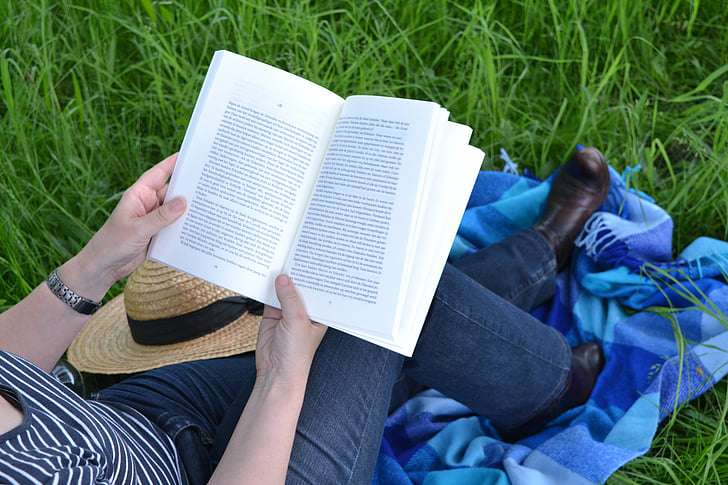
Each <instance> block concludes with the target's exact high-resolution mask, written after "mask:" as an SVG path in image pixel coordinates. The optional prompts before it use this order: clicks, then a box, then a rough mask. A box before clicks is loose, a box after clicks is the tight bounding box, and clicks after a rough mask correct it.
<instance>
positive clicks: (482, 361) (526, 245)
mask: <svg viewBox="0 0 728 485" xmlns="http://www.w3.org/2000/svg"><path fill="white" fill-rule="evenodd" d="M555 268H556V262H555V259H554V255H553V252H552V251H551V248H550V247H549V245H548V244H547V243H546V241H545V240H544V239H543V238H542V237H541V236H540V235H539V234H538V233H536V232H534V231H531V230H528V231H524V232H521V233H519V234H517V235H514V236H513V237H511V238H509V239H507V240H506V241H503V242H502V243H499V244H496V245H493V246H490V247H488V248H486V249H484V250H481V251H479V252H477V253H475V254H471V255H469V256H467V257H465V258H463V259H461V260H460V261H458V262H457V263H455V264H448V265H447V266H446V267H445V270H444V272H443V274H442V277H441V279H440V284H439V286H438V289H437V292H436V293H435V297H434V299H433V301H432V305H431V307H430V311H429V314H428V317H427V320H426V322H425V326H424V328H423V330H422V334H421V336H420V339H419V342H418V344H417V348H416V349H415V353H414V355H413V357H412V358H409V359H406V358H404V357H402V356H401V355H399V354H395V353H393V352H391V351H388V350H386V349H383V348H381V347H378V346H376V345H373V344H370V343H367V342H365V341H363V340H360V339H358V338H355V337H352V336H350V335H347V334H344V333H341V332H338V331H335V330H333V329H329V331H328V332H327V333H326V336H325V338H324V339H323V341H322V343H321V346H320V347H319V350H318V352H317V353H316V357H315V359H314V362H313V366H312V369H311V374H310V378H309V381H308V385H307V388H306V396H305V399H304V403H303V409H302V411H301V416H300V419H299V421H298V427H297V429H296V437H295V441H294V444H293V452H292V455H291V461H290V464H289V468H288V478H287V482H288V483H313V484H322V483H336V484H343V483H369V482H370V480H371V474H372V470H373V468H374V465H375V463H376V459H377V454H378V451H379V445H380V441H381V437H382V430H383V427H384V420H385V418H386V416H387V414H388V411H389V409H390V404H391V402H392V397H393V389H394V395H395V397H396V399H399V400H402V399H403V398H405V397H407V391H411V390H412V389H413V388H414V389H416V388H418V387H420V386H422V387H432V388H435V389H438V390H440V391H441V392H443V393H444V394H446V395H447V396H449V397H452V398H454V399H457V400H458V401H460V402H462V403H464V404H466V405H467V406H469V407H470V408H472V409H473V410H474V411H475V412H477V413H478V414H481V415H484V416H486V417H488V418H490V420H491V421H492V422H493V424H494V425H495V426H496V427H498V428H500V429H502V430H510V429H513V428H516V427H518V426H519V425H521V424H523V423H525V422H527V421H528V420H529V419H531V418H532V417H534V416H535V415H537V414H538V413H540V412H541V411H542V410H544V408H546V407H547V406H549V405H550V404H551V403H552V402H553V401H554V400H555V399H556V398H557V396H558V395H559V394H560V392H561V391H562V390H563V389H564V386H565V382H566V378H567V375H568V371H569V366H570V361H571V350H570V349H569V347H568V345H567V344H566V342H565V340H564V338H563V337H562V336H561V335H560V334H559V333H558V332H556V331H555V330H553V329H551V328H549V327H547V326H545V325H543V324H542V323H541V322H539V321H538V320H536V319H534V318H533V317H532V316H530V315H529V314H528V313H526V311H525V310H528V309H530V308H531V307H533V306H535V305H537V304H539V303H541V302H542V301H544V300H545V299H547V298H548V297H550V296H551V295H552V294H553V291H554V276H555ZM254 380H255V360H254V356H253V354H252V353H247V354H243V355H239V356H235V357H229V358H223V359H213V360H206V361H196V362H190V363H184V364H177V365H172V366H168V367H164V368H161V369H156V370H153V371H150V372H146V373H144V374H141V375H138V376H135V377H131V378H129V379H127V380H125V381H122V382H121V383H119V384H116V385H114V386H112V387H110V388H108V389H106V390H104V391H102V393H101V394H100V396H99V399H100V400H104V401H111V402H114V403H117V404H122V405H127V406H131V407H133V408H135V409H137V410H138V411H140V412H141V413H143V414H145V415H146V416H147V417H149V418H150V419H151V420H152V421H153V422H155V423H157V424H158V425H159V426H160V427H161V428H162V429H164V430H165V431H167V432H168V433H169V435H170V436H171V438H172V439H173V440H174V441H175V443H176V445H177V449H178V451H179V453H180V456H181V458H182V460H183V462H184V464H185V469H186V470H187V473H188V477H189V481H190V483H194V484H196V483H204V482H205V481H206V480H207V479H208V478H209V476H210V475H211V473H212V471H213V470H214V467H215V466H216V464H217V463H218V461H219V460H220V457H221V456H222V453H223V451H224V450H225V446H226V445H227V442H228V439H229V437H230V435H231V434H232V431H233V429H234V427H235V425H236V423H237V421H238V418H239V416H240V413H241V412H242V410H243V408H244V406H245V403H246V401H247V399H248V396H249V395H250V392H251V390H252V387H253V383H254Z"/></svg>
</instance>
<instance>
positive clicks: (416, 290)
mask: <svg viewBox="0 0 728 485" xmlns="http://www.w3.org/2000/svg"><path fill="white" fill-rule="evenodd" d="M470 133H471V129H470V128H469V127H466V126H463V125H459V124H457V123H451V122H448V123H447V125H446V127H445V129H444V130H443V135H444V136H443V138H444V140H443V143H442V144H441V145H440V147H438V148H439V149H437V151H436V154H435V155H434V157H435V159H436V161H435V163H434V164H433V167H432V168H431V169H430V170H431V175H430V176H431V177H432V180H431V182H432V185H431V189H430V192H429V193H428V197H427V199H426V200H424V201H423V209H422V216H423V217H422V223H421V226H420V228H419V229H420V232H419V235H418V237H417V238H416V240H415V243H416V247H415V249H413V250H412V252H413V253H414V255H415V256H414V257H415V265H414V267H413V270H412V271H411V272H410V278H411V281H410V283H409V285H408V290H407V295H406V298H405V305H404V307H405V312H404V314H403V318H402V324H401V327H400V331H399V335H397V336H396V338H394V339H381V338H373V337H371V336H370V337H366V338H367V340H369V341H371V342H373V343H375V344H378V345H381V346H382V347H385V348H388V349H390V350H393V351H395V352H399V353H401V354H404V355H406V356H411V355H412V353H413V352H414V348H415V345H416V343H417V339H418V337H419V335H420V332H421V330H422V324H423V323H424V322H425V318H426V316H427V312H428V311H429V307H430V304H431V302H432V297H433V295H434V293H435V290H436V288H437V285H438V283H439V280H440V276H441V274H442V269H443V268H444V266H445V264H446V262H447V257H448V253H449V252H450V247H451V246H452V241H453V239H454V237H455V234H456V232H457V228H458V225H459V224H460V220H461V218H462V214H463V212H464V210H465V206H466V205H467V201H468V198H469V196H470V193H471V191H472V188H473V184H474V183H475V178H476V177H477V175H478V173H479V171H480V166H481V163H482V161H483V156H484V155H483V152H482V151H480V150H478V149H477V148H473V147H472V146H469V145H467V143H468V140H469V138H470ZM428 178H429V176H428ZM349 332H350V333H352V334H354V335H357V336H362V335H361V334H360V333H359V332H355V331H349Z"/></svg>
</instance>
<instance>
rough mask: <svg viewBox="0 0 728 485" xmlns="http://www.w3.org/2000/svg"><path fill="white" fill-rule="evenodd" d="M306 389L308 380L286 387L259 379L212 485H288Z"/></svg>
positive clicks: (211, 481) (268, 380)
mask: <svg viewBox="0 0 728 485" xmlns="http://www.w3.org/2000/svg"><path fill="white" fill-rule="evenodd" d="M305 388H306V380H305V379H303V380H302V381H300V382H299V383H297V384H285V385H277V383H275V382H273V380H271V379H260V378H259V379H258V380H256V383H255V387H254V388H253V392H252V393H251V395H250V398H249V399H248V402H247V404H246V405H245V409H244V411H243V414H242V415H241V416H240V420H239V421H238V424H237V426H236V428H235V431H234V432H233V435H232V437H231V438H230V442H229V443H228V446H227V448H226V450H225V453H224V455H223V457H222V460H221V461H220V464H219V465H218V466H217V468H216V469H215V473H214V475H213V476H212V479H211V480H210V483H211V484H214V485H232V484H248V483H250V484H264V485H268V484H271V485H272V484H282V483H284V482H285V479H286V472H287V470H288V462H289V460H290V457H291V449H292V448H293V439H294V436H295V434H296V424H297V423H298V416H299V414H300V412H301V407H302V405H303V396H304V392H305Z"/></svg>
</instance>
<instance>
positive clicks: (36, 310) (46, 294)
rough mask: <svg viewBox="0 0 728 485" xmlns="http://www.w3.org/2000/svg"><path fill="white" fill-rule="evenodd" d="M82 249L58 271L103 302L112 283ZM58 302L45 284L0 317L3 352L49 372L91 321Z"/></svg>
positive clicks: (86, 294)
mask: <svg viewBox="0 0 728 485" xmlns="http://www.w3.org/2000/svg"><path fill="white" fill-rule="evenodd" d="M94 265H95V259H94V257H93V256H92V255H90V254H88V252H87V251H86V252H85V251H84V250H82V251H81V252H80V253H79V254H78V255H76V256H75V257H73V258H72V259H70V260H69V261H68V262H67V263H65V264H64V265H63V266H61V268H60V269H59V274H60V276H61V279H62V280H63V281H64V283H66V284H67V285H68V286H69V287H71V288H72V289H73V290H74V291H76V292H77V293H78V294H80V295H82V296H84V297H86V298H89V299H92V300H95V301H100V300H101V299H102V298H103V296H104V295H105V294H106V292H107V291H108V289H109V287H110V286H111V281H109V278H107V277H106V276H105V275H103V274H100V272H99V268H95V267H94ZM88 318H89V317H88V315H82V314H80V313H77V312H76V311H74V310H73V309H71V308H70V307H69V306H68V305H66V304H65V303H63V302H62V301H61V300H59V299H58V298H57V297H56V296H55V295H54V294H53V293H51V291H50V290H49V289H48V286H47V285H46V284H45V282H43V283H41V284H40V285H38V287H36V288H35V290H33V292H32V293H30V295H28V296H27V297H25V298H24V299H23V300H22V301H20V302H19V303H18V304H16V305H15V306H13V307H12V308H10V309H9V310H7V311H5V312H4V313H2V314H0V349H2V350H6V351H10V352H13V353H15V354H17V355H20V356H21V357H23V358H25V359H27V360H29V361H31V362H33V363H35V364H36V365H38V366H39V367H41V368H42V369H45V370H47V371H50V370H51V369H52V368H53V366H54V365H55V363H56V362H57V361H58V359H59V358H60V357H61V356H62V355H63V353H64V352H65V351H66V349H67V348H68V346H69V345H70V344H71V342H72V341H73V339H74V338H75V336H76V335H77V334H78V332H79V331H81V329H82V328H83V326H84V325H85V324H86V322H87V321H88Z"/></svg>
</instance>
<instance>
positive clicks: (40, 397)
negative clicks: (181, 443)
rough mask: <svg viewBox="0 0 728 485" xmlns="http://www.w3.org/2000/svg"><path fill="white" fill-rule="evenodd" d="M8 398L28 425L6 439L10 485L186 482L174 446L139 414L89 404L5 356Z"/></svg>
mask: <svg viewBox="0 0 728 485" xmlns="http://www.w3.org/2000/svg"><path fill="white" fill-rule="evenodd" d="M0 392H2V395H3V396H4V397H6V398H7V399H8V400H9V401H10V402H13V404H17V405H18V406H19V407H20V408H21V409H22V411H23V423H22V424H21V425H20V426H19V427H17V428H15V429H13V430H11V431H9V432H7V433H5V434H3V435H0V483H2V484H11V485H15V484H22V485H25V484H67V483H69V484H70V483H72V484H81V485H85V484H92V483H93V484H98V483H103V484H145V485H146V484H155V485H157V484H159V485H164V484H180V483H184V478H183V476H182V472H181V465H180V461H179V458H178V456H177V452H176V450H175V449H174V445H173V443H172V441H171V440H170V439H169V438H168V437H167V436H166V435H165V434H164V433H163V432H162V431H161V430H159V429H158V428H156V427H155V426H154V425H153V424H152V423H151V422H150V421H149V420H148V419H147V418H145V417H144V416H142V415H141V414H139V413H138V412H136V411H134V410H133V409H131V408H126V407H124V408H116V407H113V406H112V405H110V404H105V403H100V402H95V401H86V400H84V399H82V398H80V397H79V396H78V395H76V394H75V393H73V392H72V391H71V390H69V389H67V388H66V387H65V386H64V385H63V384H61V383H59V382H58V381H57V380H56V379H54V378H53V377H52V376H50V375H49V374H48V373H46V372H44V371H43V370H41V369H39V368H38V367H36V366H34V365H32V364H30V363H29V362H27V361H26V360H24V359H22V358H20V357H17V356H15V355H13V354H10V353H8V352H3V351H0Z"/></svg>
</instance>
